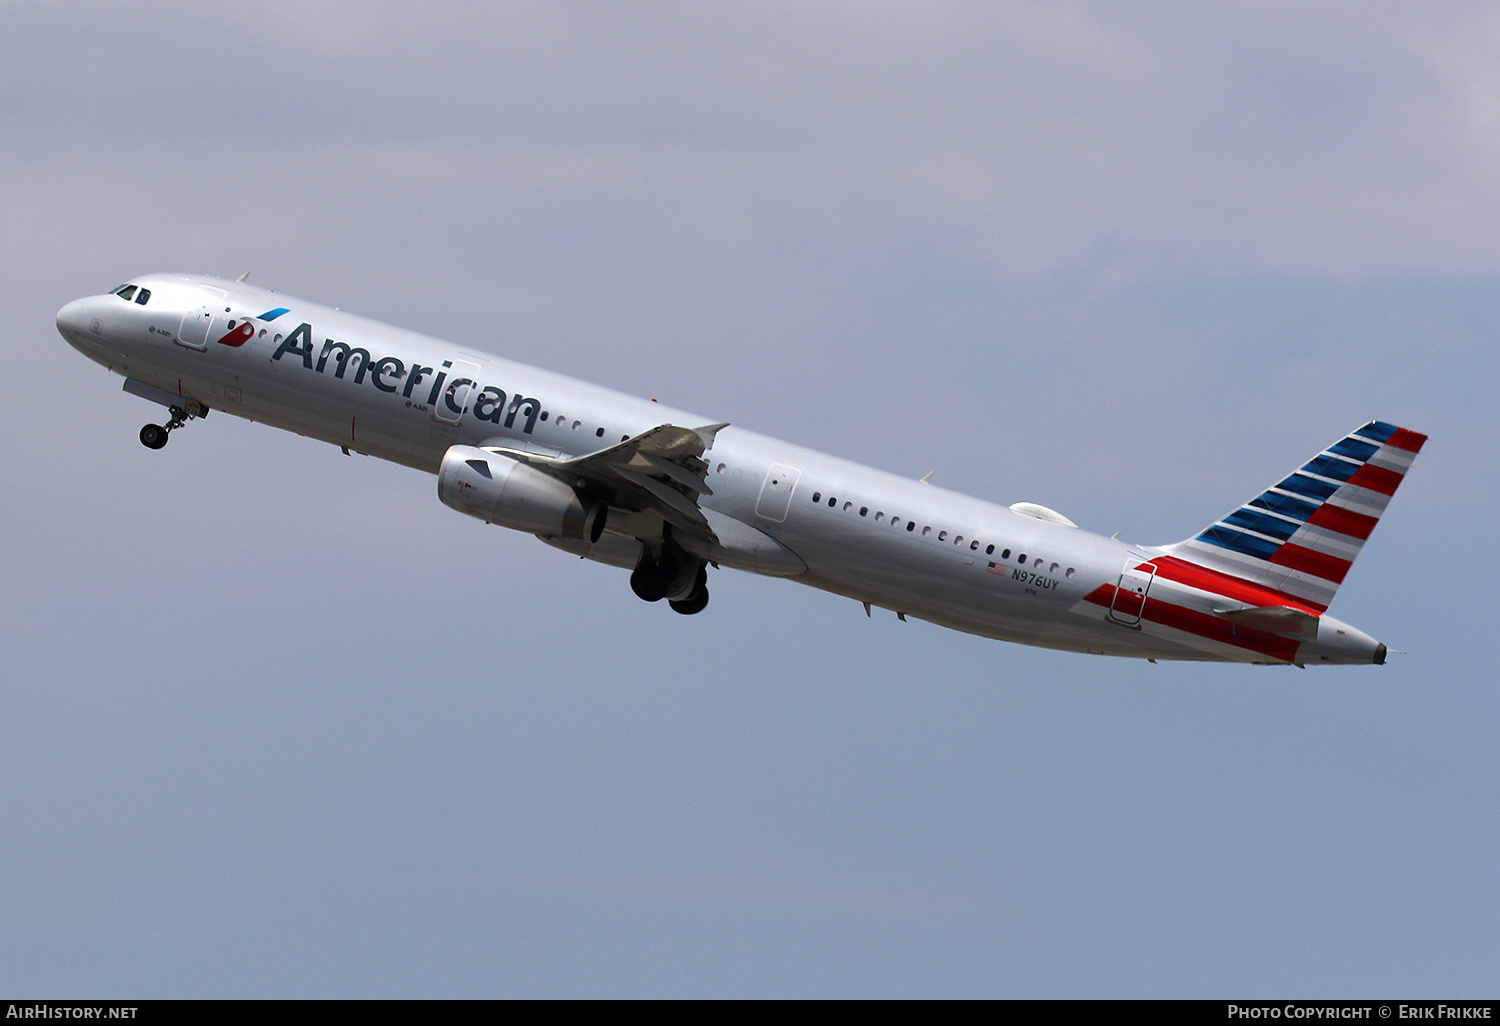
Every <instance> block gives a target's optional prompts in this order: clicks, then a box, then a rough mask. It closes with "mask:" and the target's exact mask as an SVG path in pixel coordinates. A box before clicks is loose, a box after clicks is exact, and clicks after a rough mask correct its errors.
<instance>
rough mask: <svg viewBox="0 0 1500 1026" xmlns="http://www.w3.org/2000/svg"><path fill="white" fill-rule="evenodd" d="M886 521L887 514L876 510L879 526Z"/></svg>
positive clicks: (876, 520) (876, 519)
mask: <svg viewBox="0 0 1500 1026" xmlns="http://www.w3.org/2000/svg"><path fill="white" fill-rule="evenodd" d="M884 519H885V514H884V513H882V512H881V511H880V510H876V511H875V522H876V523H877V524H878V523H880V522H881V521H882V520H884Z"/></svg>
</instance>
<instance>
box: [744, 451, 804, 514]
mask: <svg viewBox="0 0 1500 1026" xmlns="http://www.w3.org/2000/svg"><path fill="white" fill-rule="evenodd" d="M801 476H802V471H800V470H797V469H796V468H795V467H787V466H783V465H781V464H780V463H774V464H772V465H771V469H770V470H768V471H766V483H765V484H763V485H761V486H760V498H759V499H757V500H756V502H755V512H756V514H757V515H758V516H762V517H765V518H766V519H767V520H772V521H775V522H776V523H778V524H780V523H783V522H784V521H785V520H786V513H787V510H788V509H789V508H791V505H792V492H793V491H794V490H796V488H797V479H798V478H800V477H801Z"/></svg>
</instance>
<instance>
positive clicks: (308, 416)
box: [57, 274, 1426, 666]
mask: <svg viewBox="0 0 1500 1026" xmlns="http://www.w3.org/2000/svg"><path fill="white" fill-rule="evenodd" d="M246 277H247V276H241V277H240V278H239V279H237V280H235V281H229V280H225V279H219V278H213V277H206V276H201V275H192V274H150V275H144V276H142V277H138V278H132V279H131V280H130V281H128V282H126V283H125V284H124V285H121V286H119V287H118V288H116V289H114V290H112V291H111V292H108V293H105V294H102V295H96V296H89V297H86V298H83V299H77V300H74V301H73V302H71V303H68V304H67V305H66V306H64V307H63V308H62V309H61V310H59V311H58V314H57V328H58V331H59V332H61V334H62V336H63V338H64V339H66V340H67V341H68V342H69V343H70V344H71V345H72V346H73V347H74V348H76V349H77V350H79V351H80V352H82V353H83V354H84V355H85V356H87V357H89V358H90V359H92V360H94V361H96V362H98V363H100V364H103V365H104V366H105V367H107V368H109V369H110V370H112V371H114V372H115V373H117V374H120V375H122V376H123V377H124V379H125V382H124V389H125V391H126V392H129V393H131V394H132V395H136V396H139V397H141V398H143V399H147V400H150V401H151V402H154V403H157V404H159V405H161V406H164V407H166V409H167V412H168V414H169V419H168V420H167V422H166V423H164V424H147V425H146V426H145V427H143V428H141V432H140V439H141V442H142V444H144V445H145V446H146V447H147V448H150V449H160V448H161V447H162V446H164V445H165V444H166V443H167V439H168V437H169V436H170V435H171V434H172V433H173V432H174V431H176V430H177V429H178V428H181V427H183V426H184V425H185V424H187V423H188V422H190V421H192V420H195V419H199V418H202V417H206V416H208V415H209V413H210V411H222V412H224V413H229V414H233V415H235V416H239V417H243V418H246V419H248V420H252V421H262V422H264V423H267V424H271V425H273V426H275V427H279V428H283V429H285V430H288V431H295V432H297V433H299V434H302V435H306V436H308V437H311V438H315V439H319V440H321V441H324V442H327V443H329V444H331V445H337V446H339V447H340V448H341V449H342V450H343V451H344V452H345V454H348V453H350V452H351V451H353V452H359V453H363V454H367V455H370V456H375V457H378V458H381V459H386V460H391V461H393V462H396V463H401V464H405V465H406V466H409V467H414V468H417V469H419V470H424V471H427V472H429V473H434V474H436V475H437V482H438V497H439V499H440V500H441V501H442V502H444V503H446V504H447V505H448V506H450V507H452V508H453V509H455V510H458V511H459V512H460V513H465V514H467V515H469V516H472V517H477V518H479V519H481V520H484V521H487V522H489V523H491V524H498V525H500V526H502V527H507V528H511V529H513V530H517V531H525V532H527V533H530V534H534V535H536V536H537V537H538V538H540V539H541V540H542V541H544V542H546V543H547V544H549V545H552V546H555V547H557V548H559V549H562V550H563V551H565V552H568V553H571V554H573V555H575V556H581V557H586V558H588V559H593V560H597V561H599V562H602V563H606V564H610V565H612V566H617V567H620V568H622V569H625V570H628V571H630V586H631V588H632V590H633V591H634V592H635V594H636V595H638V596H639V597H640V598H642V599H644V600H646V601H648V602H656V601H660V600H663V599H665V600H666V602H667V603H668V605H669V606H670V607H671V608H672V609H673V610H675V611H676V612H678V613H682V614H688V615H691V614H695V613H699V612H701V611H702V610H703V609H704V607H705V606H707V604H708V586H707V582H708V571H709V568H710V567H712V568H714V569H718V568H721V567H731V568H734V569H737V570H742V571H747V572H750V573H757V574H765V575H769V576H773V577H786V578H789V579H791V580H795V581H799V582H801V583H803V584H807V585H810V586H812V587H815V588H821V589H823V590H825V591H829V592H832V593H834V594H837V595H842V596H846V597H848V598H852V599H854V600H856V601H858V602H860V603H862V604H863V606H864V610H865V614H866V615H867V616H869V615H871V609H872V608H873V607H880V608H882V609H885V610H890V611H894V612H895V613H896V616H897V617H898V618H899V619H901V620H903V621H904V620H906V619H907V617H908V616H910V617H915V618H918V619H922V620H926V621H929V622H932V623H935V624H940V625H942V626H944V627H949V628H952V629H954V630H958V631H964V632H967V633H970V634H976V635H981V636H984V637H988V638H996V639H999V640H1002V641H1009V642H1015V643H1019V644H1025V645H1035V646H1040V647H1044V648H1052V649H1061V650H1065V651H1070V652H1079V653H1092V654H1097V655H1112V656H1124V657H1134V658H1143V659H1148V660H1151V661H1156V660H1200V661H1216V662H1241V663H1256V664H1270V665H1296V666H1315V665H1329V664H1382V663H1384V662H1385V660H1386V654H1387V649H1386V646H1385V645H1384V644H1381V643H1379V642H1377V641H1376V640H1375V639H1374V638H1372V637H1370V636H1369V635H1367V634H1365V633H1363V632H1362V631H1359V630H1356V629H1355V628H1354V627H1351V626H1349V625H1348V624H1345V623H1342V622H1341V621H1339V620H1336V619H1334V618H1333V617H1331V616H1329V615H1328V614H1327V613H1326V610H1327V608H1328V605H1329V603H1330V602H1331V601H1332V600H1333V597H1334V594H1335V592H1336V591H1337V590H1338V587H1339V585H1340V584H1341V583H1342V582H1343V580H1344V577H1345V575H1346V574H1347V573H1348V571H1349V569H1350V566H1351V565H1352V563H1353V562H1354V559H1355V557H1356V556H1357V555H1358V554H1359V551H1360V549H1361V547H1362V546H1363V544H1364V542H1365V539H1367V538H1368V537H1369V536H1370V532H1371V530H1372V529H1373V528H1374V527H1375V524H1376V522H1377V521H1378V520H1379V519H1380V516H1381V514H1382V513H1383V512H1384V511H1385V508H1386V505H1387V503H1388V502H1389V501H1390V498H1391V496H1392V495H1393V494H1394V493H1395V491H1396V488H1397V486H1399V485H1400V483H1401V481H1402V480H1403V478H1404V476H1405V474H1406V471H1407V470H1408V469H1409V468H1410V466H1411V464H1412V461H1413V459H1414V458H1415V456H1416V454H1417V453H1418V452H1419V451H1421V448H1422V444H1423V443H1424V442H1425V441H1426V436H1425V435H1422V434H1419V433H1417V432H1415V431H1411V430H1408V429H1405V428H1399V427H1396V426H1394V425H1391V424H1387V423H1385V422H1383V421H1379V420H1372V421H1370V422H1368V423H1366V424H1363V425H1361V426H1359V427H1357V428H1355V429H1354V430H1353V431H1351V432H1350V433H1349V434H1348V435H1345V436H1344V437H1343V438H1340V439H1339V440H1338V441H1336V442H1335V443H1334V444H1333V445H1331V446H1329V447H1328V448H1327V449H1324V450H1323V451H1322V452H1320V453H1318V454H1317V455H1315V456H1314V457H1313V458H1312V459H1311V460H1309V461H1308V462H1306V463H1303V464H1301V465H1300V466H1298V467H1297V468H1296V469H1295V470H1293V471H1292V472H1291V473H1289V474H1288V475H1287V476H1285V477H1284V478H1282V479H1281V480H1279V481H1277V482H1276V483H1275V484H1273V485H1272V486H1271V487H1269V488H1267V489H1265V490H1264V491H1262V492H1260V493H1258V494H1257V495H1255V496H1253V497H1252V498H1251V499H1249V500H1248V501H1247V502H1245V503H1244V504H1243V505H1240V506H1238V507H1236V508H1234V509H1233V510H1231V511H1230V512H1229V513H1228V514H1226V515H1225V516H1224V517H1223V518H1222V519H1220V520H1218V521H1216V522H1214V523H1212V524H1210V525H1208V526H1207V527H1205V528H1204V529H1203V530H1202V531H1200V532H1198V533H1197V534H1195V535H1193V536H1191V537H1189V538H1187V539H1186V540H1184V541H1181V542H1177V543H1175V544H1170V545H1135V544H1132V543H1129V542H1126V541H1122V540H1121V539H1120V535H1119V534H1118V533H1116V534H1115V535H1114V536H1113V537H1110V538H1106V537H1103V536H1102V535H1098V534H1093V533H1090V532H1088V531H1085V530H1083V529H1081V528H1079V527H1078V526H1077V525H1076V524H1075V523H1074V522H1073V521H1071V520H1069V519H1068V518H1067V517H1065V516H1063V515H1062V514H1060V513H1058V512H1056V511H1055V510H1052V509H1049V508H1047V507H1046V506H1042V505H1039V504H1036V503H1031V502H1017V503H1015V504H1013V505H1010V506H1003V505H997V504H994V503H991V502H986V501H984V500H981V499H977V498H971V497H969V496H966V495H962V494H960V493H957V492H953V491H949V490H947V489H944V488H941V487H938V486H936V485H934V484H932V483H931V480H930V478H931V476H932V475H931V474H929V475H927V477H924V478H922V479H920V480H911V479H908V478H904V477H900V476H897V475H895V474H891V473H887V472H885V471H881V470H877V469H873V468H871V467H866V466H862V465H860V464H857V463H853V462H850V461H848V460H843V459H839V458H838V457H835V456H830V455H826V454H824V453H821V452H817V451H815V450H812V449H807V448H803V447H801V446H797V445H793V444H790V443H787V442H782V441H778V440H776V439H774V438H770V437H767V436H765V435H760V434H756V433H754V432H751V431H748V430H744V429H741V428H738V427H732V426H730V425H729V424H727V423H723V422H715V421H712V420H710V419H709V418H707V417H703V416H699V415H696V414H692V413H688V412H685V411H682V410H677V409H672V408H669V407H667V406H664V405H662V404H660V403H658V402H656V401H655V400H654V399H653V400H647V399H639V398H635V397H633V396H629V395H625V394H623V393H620V392H616V391H612V390H610V389H606V388H602V387H600V386H597V385H592V384H589V383H586V382H583V381H579V380H576V379H573V378H569V377H564V376H563V375H560V374H554V373H552V372H549V371H546V370H541V369H538V368H535V367H531V366H527V365H526V364H523V363H518V362H515V361H513V360H510V359H507V358H504V357H501V356H496V355H493V354H491V353H487V352H484V351H481V350H480V349H478V348H472V347H470V346H467V345H461V344H456V343H452V342H445V341H441V340H439V339H436V338H431V337H429V336H426V335H422V334H418V333H416V332H412V331H406V330H403V329H400V328H395V327H391V326H389V325H386V324H381V323H379V322H377V321H374V320H370V319H367V318H364V317H359V316H356V315H354V314H351V313H346V312H344V311H341V310H338V309H334V308H331V307H327V306H319V305H317V304H314V303H309V302H305V301H303V300H300V299H294V298H292V297H290V296H286V295H282V294H280V293H277V292H274V291H272V290H269V289H264V288H260V287H257V286H254V285H250V284H248V282H247V280H246Z"/></svg>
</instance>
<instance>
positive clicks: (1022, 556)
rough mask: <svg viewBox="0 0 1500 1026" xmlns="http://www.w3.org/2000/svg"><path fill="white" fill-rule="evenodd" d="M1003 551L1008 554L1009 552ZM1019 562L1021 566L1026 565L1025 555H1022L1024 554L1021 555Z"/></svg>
mask: <svg viewBox="0 0 1500 1026" xmlns="http://www.w3.org/2000/svg"><path fill="white" fill-rule="evenodd" d="M1005 551H1007V552H1009V551H1010V550H1009V549H1006V550H1005ZM1020 560H1021V565H1022V566H1025V565H1026V553H1024V552H1023V553H1021V556H1020Z"/></svg>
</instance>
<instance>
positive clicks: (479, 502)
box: [438, 445, 608, 542]
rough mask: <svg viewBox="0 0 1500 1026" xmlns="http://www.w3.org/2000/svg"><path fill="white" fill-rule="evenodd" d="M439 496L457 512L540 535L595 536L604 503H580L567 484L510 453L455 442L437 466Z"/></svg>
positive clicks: (601, 527) (600, 527) (591, 538)
mask: <svg viewBox="0 0 1500 1026" xmlns="http://www.w3.org/2000/svg"><path fill="white" fill-rule="evenodd" d="M438 498H440V499H442V500H443V503H444V504H445V505H448V506H452V507H453V508H454V509H456V510H458V511H459V512H460V513H467V514H468V515H469V516H471V517H478V518H479V519H481V520H485V521H488V522H489V523H491V524H499V525H500V526H501V527H509V528H511V529H513V530H516V531H525V532H526V533H528V534H537V535H541V536H542V537H543V538H577V539H581V540H586V541H590V542H593V541H598V540H599V535H600V533H602V532H603V530H604V517H605V514H606V512H607V510H608V507H606V506H604V505H603V504H602V503H595V504H592V505H591V506H590V507H588V508H585V507H584V505H583V503H582V502H581V501H580V500H579V498H578V493H577V492H575V491H573V489H572V488H569V487H568V486H567V485H566V484H564V483H563V482H561V481H559V480H558V479H557V478H555V477H552V476H551V475H550V474H544V473H542V472H541V471H540V470H537V469H535V468H534V467H530V466H527V465H526V464H525V463H522V462H520V461H519V460H513V459H511V458H510V457H509V456H500V455H497V454H495V453H491V452H485V451H484V450H483V449H477V448H475V447H474V446H472V445H455V446H453V447H452V448H450V449H449V450H448V451H447V452H446V453H444V454H443V465H442V467H440V468H439V469H438Z"/></svg>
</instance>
